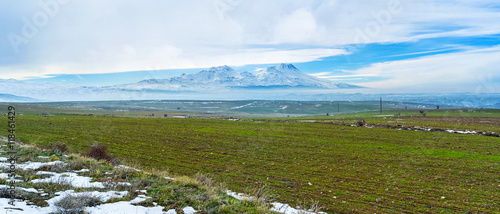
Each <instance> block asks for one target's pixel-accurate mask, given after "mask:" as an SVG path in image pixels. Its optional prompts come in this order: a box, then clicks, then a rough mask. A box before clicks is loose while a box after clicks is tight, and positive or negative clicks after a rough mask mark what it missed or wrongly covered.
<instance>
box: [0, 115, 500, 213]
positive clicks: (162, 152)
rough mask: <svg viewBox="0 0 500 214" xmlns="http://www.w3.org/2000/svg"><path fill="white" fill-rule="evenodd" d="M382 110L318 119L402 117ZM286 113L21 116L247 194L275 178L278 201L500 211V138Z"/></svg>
mask: <svg viewBox="0 0 500 214" xmlns="http://www.w3.org/2000/svg"><path fill="white" fill-rule="evenodd" d="M414 112H415V111H413V112H411V111H408V112H403V114H414ZM449 113H450V112H449V111H448V113H447V112H446V111H445V110H443V111H440V112H436V114H441V115H435V116H444V115H443V114H449ZM462 113H463V112H462ZM468 113H470V114H483V113H484V114H488V115H490V117H494V116H498V115H499V112H498V111H493V112H483V113H481V112H468ZM490 113H491V114H490ZM360 114H361V115H360ZM370 114H372V115H370ZM384 114H387V115H391V114H393V112H386V113H384ZM417 114H418V113H417ZM430 114H431V113H428V116H430ZM377 115H380V114H377V113H374V112H372V113H357V115H345V116H344V117H341V116H335V117H332V116H330V117H312V118H314V119H317V120H338V121H342V120H345V121H356V120H358V119H359V118H360V116H362V117H363V118H364V119H365V120H367V122H370V121H372V122H379V123H382V122H384V121H385V122H387V121H392V120H395V119H396V118H393V117H388V116H387V115H386V116H385V118H384V117H376V116H377ZM460 115H464V114H460ZM402 116H404V115H402ZM470 116H473V115H470ZM294 119H295V118H294ZM299 119H305V118H298V119H297V120H299ZM309 119H311V118H309ZM286 120H290V118H281V119H280V118H277V119H272V120H270V119H266V120H247V121H228V120H222V119H173V118H133V117H110V116H80V115H55V116H53V117H41V116H37V115H21V116H18V117H17V123H18V129H17V135H18V136H19V138H20V139H21V140H23V141H27V142H31V143H37V144H42V145H43V144H45V145H47V144H51V143H54V142H58V141H60V142H65V143H67V144H68V146H69V147H70V148H71V151H73V152H82V153H84V152H85V151H86V150H87V148H88V147H89V146H91V145H92V144H93V143H94V142H101V143H102V144H104V145H106V146H108V148H109V151H110V153H111V154H112V155H114V156H115V157H118V158H120V159H122V160H124V161H125V162H128V163H131V164H139V165H142V166H143V167H154V168H161V169H168V170H169V171H170V172H172V173H174V174H179V175H194V174H195V173H197V172H203V173H209V174H210V176H212V177H214V178H216V179H218V180H219V181H221V182H225V183H226V184H227V185H228V187H229V189H231V190H233V191H237V192H244V191H245V190H248V189H250V188H255V187H256V186H262V185H267V186H268V187H269V189H270V190H271V192H272V194H273V195H274V199H275V200H277V201H280V202H285V203H289V204H291V205H293V206H297V205H302V206H303V205H307V204H310V203H314V202H319V203H320V205H321V206H322V207H324V208H323V211H326V212H328V213H334V212H340V213H365V212H370V213H391V212H395V213H406V212H409V213H421V212H430V213H438V212H448V213H467V212H482V213H496V212H500V204H499V202H498V200H497V199H498V198H500V177H499V176H498V172H499V170H500V138H497V137H487V136H471V135H459V134H451V133H433V132H415V131H400V130H391V129H379V128H373V129H368V128H363V127H347V126H338V125H332V124H327V123H299V122H294V121H288V122H287V121H286ZM405 122H408V123H413V122H414V123H417V122H421V121H417V120H415V121H413V120H411V119H408V121H405ZM434 125H435V126H447V123H444V122H435V124H434ZM455 125H456V124H455ZM479 125H481V124H479ZM479 128H481V129H488V127H487V126H480V127H479ZM492 128H493V129H494V128H496V127H492ZM485 131H489V130H485ZM5 134H6V132H5V131H3V132H2V135H5Z"/></svg>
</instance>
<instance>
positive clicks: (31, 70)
mask: <svg viewBox="0 0 500 214" xmlns="http://www.w3.org/2000/svg"><path fill="white" fill-rule="evenodd" d="M157 50H158V52H152V53H147V52H146V51H143V50H140V49H135V48H133V47H132V46H128V45H124V46H123V47H122V49H120V52H117V54H116V55H111V56H110V55H107V54H101V53H100V52H93V53H92V54H93V55H94V57H93V58H95V59H98V60H96V61H94V62H92V61H87V63H86V64H80V63H77V62H75V63H50V64H39V65H37V66H36V67H35V66H0V75H1V76H2V78H14V79H28V78H35V77H38V78H43V77H47V76H48V75H54V74H98V73H112V72H119V71H137V70H161V69H180V68H207V67H212V66H219V65H230V66H244V65H248V64H275V63H282V62H294V63H297V62H310V61H315V60H319V59H321V58H324V57H329V56H336V55H341V54H346V53H347V52H346V51H344V50H341V49H321V48H320V49H300V50H274V49H266V50H263V49H256V50H253V49H244V50H237V51H232V52H217V54H215V55H209V56H196V55H193V56H190V57H184V56H183V53H182V50H181V49H179V48H176V47H174V46H163V47H159V48H158V49H157ZM140 53H143V54H140ZM102 61H104V62H102Z"/></svg>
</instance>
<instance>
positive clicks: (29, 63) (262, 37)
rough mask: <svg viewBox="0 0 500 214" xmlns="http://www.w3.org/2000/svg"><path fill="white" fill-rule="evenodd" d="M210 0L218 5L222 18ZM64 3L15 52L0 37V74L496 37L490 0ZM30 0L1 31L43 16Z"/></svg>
mask: <svg viewBox="0 0 500 214" xmlns="http://www.w3.org/2000/svg"><path fill="white" fill-rule="evenodd" d="M50 1H56V0H46V1H42V2H50ZM214 1H217V2H218V3H222V4H225V5H226V7H224V11H222V12H223V16H220V13H221V11H220V8H219V10H218V9H217V8H216V7H214ZM68 2H69V3H67V4H64V5H60V8H59V9H58V10H57V12H56V13H54V14H53V16H50V18H49V19H48V22H47V24H46V25H44V26H40V27H37V33H36V35H34V36H33V37H30V38H29V42H27V43H22V44H19V45H18V46H19V53H18V54H17V55H15V54H14V51H13V49H12V48H11V45H10V43H9V41H8V39H7V37H6V36H3V37H2V38H3V39H2V40H0V45H1V46H2V47H1V48H0V57H1V58H2V59H3V60H0V67H1V68H0V74H1V75H5V76H3V77H13V78H23V77H27V76H44V75H48V74H61V73H64V74H68V73H72V74H75V73H76V74H78V73H82V74H83V73H110V72H121V71H132V70H148V69H151V68H155V69H169V68H198V67H210V66H214V65H222V64H228V65H245V64H266V63H279V62H292V63H293V62H307V61H312V60H318V59H319V58H321V57H327V56H332V55H337V54H343V52H342V51H339V50H337V49H336V48H335V47H339V45H345V44H353V43H356V42H373V43H376V42H397V41H407V40H413V41H414V40H418V39H422V38H434V37H443V36H472V35H486V34H496V33H497V34H498V33H500V28H499V27H498V26H500V13H499V12H498V9H494V8H491V7H489V5H497V6H498V1H495V0H489V1H488V0H481V1H474V2H471V1H463V0H454V1H434V0H422V1H414V0H413V1H412V0H386V1H365V0H352V1H339V0H312V1H303V0H276V1H268V0H254V1H234V0H213V1H212V0H209V1H196V0H183V1H173V0H168V1H160V0H145V1H140V2H139V1H132V0H108V1H98V0H90V1H76V0H73V1H68ZM37 4H38V2H37V3H36V4H34V3H33V2H20V1H19V2H15V3H13V2H9V3H8V4H7V3H6V5H4V7H1V8H0V14H2V17H1V19H2V23H5V24H4V25H2V28H1V29H0V35H7V34H8V33H15V34H19V35H21V36H22V31H23V28H24V25H25V23H23V18H27V19H28V20H31V19H32V18H33V17H34V16H35V15H36V14H39V13H43V12H44V11H45V10H44V9H43V8H42V7H40V6H38V5H37ZM215 5H217V4H215ZM394 5H397V6H398V7H397V10H396V11H395V10H394V9H393V8H394ZM387 14H389V16H387ZM443 26H444V27H443ZM360 32H361V35H360ZM422 32H426V33H425V34H422ZM257 47H258V48H257ZM262 47H263V48H264V49H259V48H262ZM332 47H333V48H332ZM241 50H246V51H241Z"/></svg>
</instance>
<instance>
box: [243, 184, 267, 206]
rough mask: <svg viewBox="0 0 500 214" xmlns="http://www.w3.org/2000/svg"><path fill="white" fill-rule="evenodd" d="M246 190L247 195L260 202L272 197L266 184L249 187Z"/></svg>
mask: <svg viewBox="0 0 500 214" xmlns="http://www.w3.org/2000/svg"><path fill="white" fill-rule="evenodd" d="M246 192H248V193H249V196H250V197H252V198H253V199H254V200H256V201H258V202H262V203H265V202H268V201H269V200H270V199H271V198H272V195H271V191H270V190H269V187H268V186H267V184H262V185H260V186H256V187H251V188H249V189H247V191H246Z"/></svg>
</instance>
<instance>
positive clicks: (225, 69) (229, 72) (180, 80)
mask: <svg viewBox="0 0 500 214" xmlns="http://www.w3.org/2000/svg"><path fill="white" fill-rule="evenodd" d="M125 87H126V88H129V89H139V88H148V89H176V88H177V89H182V88H184V89H185V88H199V89H203V88H205V89H209V88H276V87H279V88H294V87H300V88H320V89H321V88H322V89H342V88H360V86H356V85H351V84H347V83H339V82H333V81H329V80H326V79H321V78H317V77H314V76H311V75H308V74H306V73H304V72H302V71H300V70H299V69H297V68H296V67H295V66H294V65H293V64H286V63H281V64H279V65H277V66H270V67H268V68H266V69H264V70H261V71H257V72H254V73H252V72H248V71H245V72H241V73H240V72H237V71H235V70H234V69H233V68H231V67H229V66H227V65H224V66H219V67H211V68H210V69H208V70H202V71H200V72H198V73H191V74H182V75H181V76H177V77H171V78H166V79H148V80H143V81H140V82H137V83H133V84H127V85H125Z"/></svg>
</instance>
